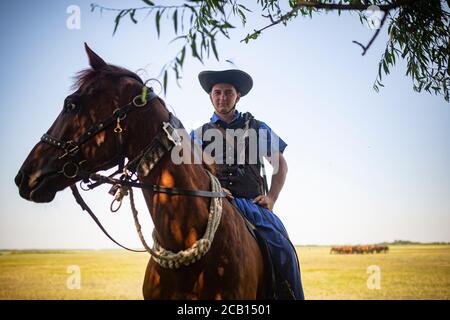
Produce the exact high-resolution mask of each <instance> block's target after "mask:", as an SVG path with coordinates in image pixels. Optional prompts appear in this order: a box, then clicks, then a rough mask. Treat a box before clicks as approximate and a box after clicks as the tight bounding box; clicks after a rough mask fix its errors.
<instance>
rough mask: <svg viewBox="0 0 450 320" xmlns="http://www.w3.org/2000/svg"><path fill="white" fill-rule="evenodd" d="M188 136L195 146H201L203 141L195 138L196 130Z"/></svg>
mask: <svg viewBox="0 0 450 320" xmlns="http://www.w3.org/2000/svg"><path fill="white" fill-rule="evenodd" d="M190 136H191V138H192V140H194V142H195V143H196V144H198V145H199V146H200V147H202V146H203V141H202V140H200V138H199V137H198V136H197V134H196V130H192V131H191V133H190Z"/></svg>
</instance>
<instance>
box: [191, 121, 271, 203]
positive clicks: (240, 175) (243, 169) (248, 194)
mask: <svg viewBox="0 0 450 320" xmlns="http://www.w3.org/2000/svg"><path fill="white" fill-rule="evenodd" d="M208 129H218V130H220V131H221V132H222V133H223V135H222V136H223V141H222V143H223V150H222V155H218V157H220V159H222V164H221V163H215V166H216V170H217V173H216V176H217V178H218V179H219V181H220V184H221V185H222V187H224V188H227V189H228V190H230V191H231V193H232V194H233V196H235V197H242V198H249V199H253V198H255V197H257V196H258V195H262V194H264V183H263V178H262V177H261V174H260V172H261V159H260V158H259V156H258V155H259V146H258V141H259V134H258V130H259V122H258V121H257V120H256V119H255V118H254V117H253V116H252V115H251V114H250V113H249V112H246V113H244V114H242V116H241V117H240V118H239V119H238V120H236V121H235V122H234V123H233V124H231V125H228V126H227V127H226V128H222V127H220V125H219V124H213V123H211V122H208V123H205V124H204V125H203V126H201V127H200V128H198V129H197V130H196V133H197V137H200V132H201V137H202V149H203V150H205V148H207V146H208V145H209V144H210V143H212V142H214V139H212V141H205V140H203V137H204V135H205V132H206V130H208ZM226 129H233V130H236V129H243V130H244V132H245V130H247V129H253V130H255V132H256V144H257V146H256V148H250V146H249V141H250V139H249V137H248V136H247V137H245V139H244V140H243V141H244V146H243V147H242V150H241V153H242V152H245V159H242V160H245V161H242V160H241V162H243V163H241V162H238V157H239V154H238V148H237V139H236V138H234V141H231V140H230V139H228V140H227V139H226V137H225V130H226ZM233 142H234V143H233ZM231 143H233V144H232V146H233V150H231V149H229V154H230V153H231V151H232V153H233V159H232V161H231V159H229V162H232V164H230V163H227V159H226V157H227V148H230V147H232V146H231V145H230V144H231ZM255 149H256V150H255ZM255 151H256V155H253V158H252V157H251V156H250V152H255ZM212 156H213V157H215V156H216V155H215V154H214V152H213V154H212ZM241 157H242V154H241ZM249 160H252V162H256V163H253V164H250V163H249ZM255 160H256V161H255Z"/></svg>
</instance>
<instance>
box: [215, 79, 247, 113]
mask: <svg viewBox="0 0 450 320" xmlns="http://www.w3.org/2000/svg"><path fill="white" fill-rule="evenodd" d="M210 97H211V102H212V103H213V105H214V109H215V110H216V113H218V114H227V113H229V112H230V111H231V110H232V109H233V108H234V106H235V105H236V103H237V102H238V101H239V98H240V97H241V94H240V93H239V92H237V91H236V88H235V87H234V86H233V85H231V84H229V83H217V84H215V85H214V86H213V87H212V89H211V93H210Z"/></svg>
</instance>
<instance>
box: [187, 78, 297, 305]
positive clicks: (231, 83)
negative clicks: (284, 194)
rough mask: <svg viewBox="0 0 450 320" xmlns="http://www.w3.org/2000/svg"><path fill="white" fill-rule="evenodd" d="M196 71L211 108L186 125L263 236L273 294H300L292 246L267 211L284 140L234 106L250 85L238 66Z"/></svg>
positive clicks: (280, 177) (280, 172)
mask: <svg viewBox="0 0 450 320" xmlns="http://www.w3.org/2000/svg"><path fill="white" fill-rule="evenodd" d="M198 77H199V80H200V84H201V86H202V88H203V89H204V90H205V91H206V92H207V93H208V94H209V96H210V99H211V102H212V104H213V107H214V114H213V116H212V118H211V121H210V122H208V123H205V124H204V125H203V126H201V127H200V128H198V129H197V130H195V131H192V132H191V137H192V138H193V139H194V141H196V142H197V143H198V144H200V145H201V147H202V150H203V152H204V153H207V152H206V151H209V152H210V153H211V154H210V155H209V156H210V157H212V158H214V159H215V166H216V171H217V172H216V175H217V177H218V179H219V181H220V183H221V185H222V187H223V190H224V191H225V192H226V193H227V194H228V196H229V198H230V199H232V200H233V202H234V204H235V205H236V206H237V207H238V208H239V209H240V211H241V213H242V214H243V215H244V216H245V218H246V219H247V220H249V221H250V222H251V223H252V224H253V225H254V226H255V227H256V229H257V231H258V232H259V234H260V235H261V236H262V237H263V238H264V239H265V240H266V242H267V245H268V247H269V251H270V254H271V256H272V259H273V260H274V261H273V262H274V267H275V270H276V271H277V274H278V275H279V276H280V278H281V279H280V278H278V279H277V280H278V281H277V288H276V296H277V298H279V299H304V294H303V289H302V285H301V279H300V270H299V265H298V259H297V256H296V253H295V248H294V247H293V246H292V244H291V242H290V241H289V238H288V236H287V232H286V229H285V228H284V226H283V224H282V222H281V221H280V219H279V218H278V217H277V216H276V215H275V214H274V213H273V212H272V210H273V207H274V205H275V202H276V201H277V198H278V195H279V194H280V192H281V189H282V188H283V184H284V181H285V178H286V173H287V163H286V160H285V158H284V156H283V151H284V149H285V148H286V146H287V144H286V143H285V142H284V141H283V140H282V139H280V138H279V137H278V136H276V135H275V134H274V132H273V131H272V130H271V129H270V127H269V126H268V125H267V124H265V123H264V122H262V121H258V120H256V119H255V118H254V117H253V116H252V115H251V114H250V113H249V112H246V113H240V112H238V111H237V110H236V104H237V103H238V102H239V100H240V98H241V97H243V96H245V95H246V94H247V93H248V92H249V91H250V90H251V88H252V86H253V80H252V78H251V77H250V75H248V74H247V73H245V72H243V71H241V70H225V71H203V72H201V73H200V74H199V76H198ZM236 132H237V133H238V134H236ZM217 133H219V135H218V134H217ZM213 136H214V139H212V137H213ZM252 137H253V139H251V138H252ZM255 137H256V138H255ZM217 142H220V144H218V145H217ZM214 143H216V145H215V147H214V148H211V146H212V145H214ZM239 145H240V146H241V148H240V149H239V147H238V146H239ZM255 153H256V156H255ZM263 156H264V157H266V158H267V159H268V160H269V162H270V163H271V165H272V167H273V168H274V171H273V172H274V174H273V175H272V184H271V188H270V190H267V185H266V183H265V179H263V178H262V177H261V174H260V171H261V169H264V162H263Z"/></svg>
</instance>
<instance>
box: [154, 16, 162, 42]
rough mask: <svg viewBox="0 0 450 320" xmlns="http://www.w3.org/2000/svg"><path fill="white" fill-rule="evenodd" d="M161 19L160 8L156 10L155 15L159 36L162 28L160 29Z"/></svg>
mask: <svg viewBox="0 0 450 320" xmlns="http://www.w3.org/2000/svg"><path fill="white" fill-rule="evenodd" d="M160 21H161V12H160V11H159V10H158V11H156V17H155V22H156V32H157V33H158V38H159V35H160V29H159V27H160V26H159V22H160Z"/></svg>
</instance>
